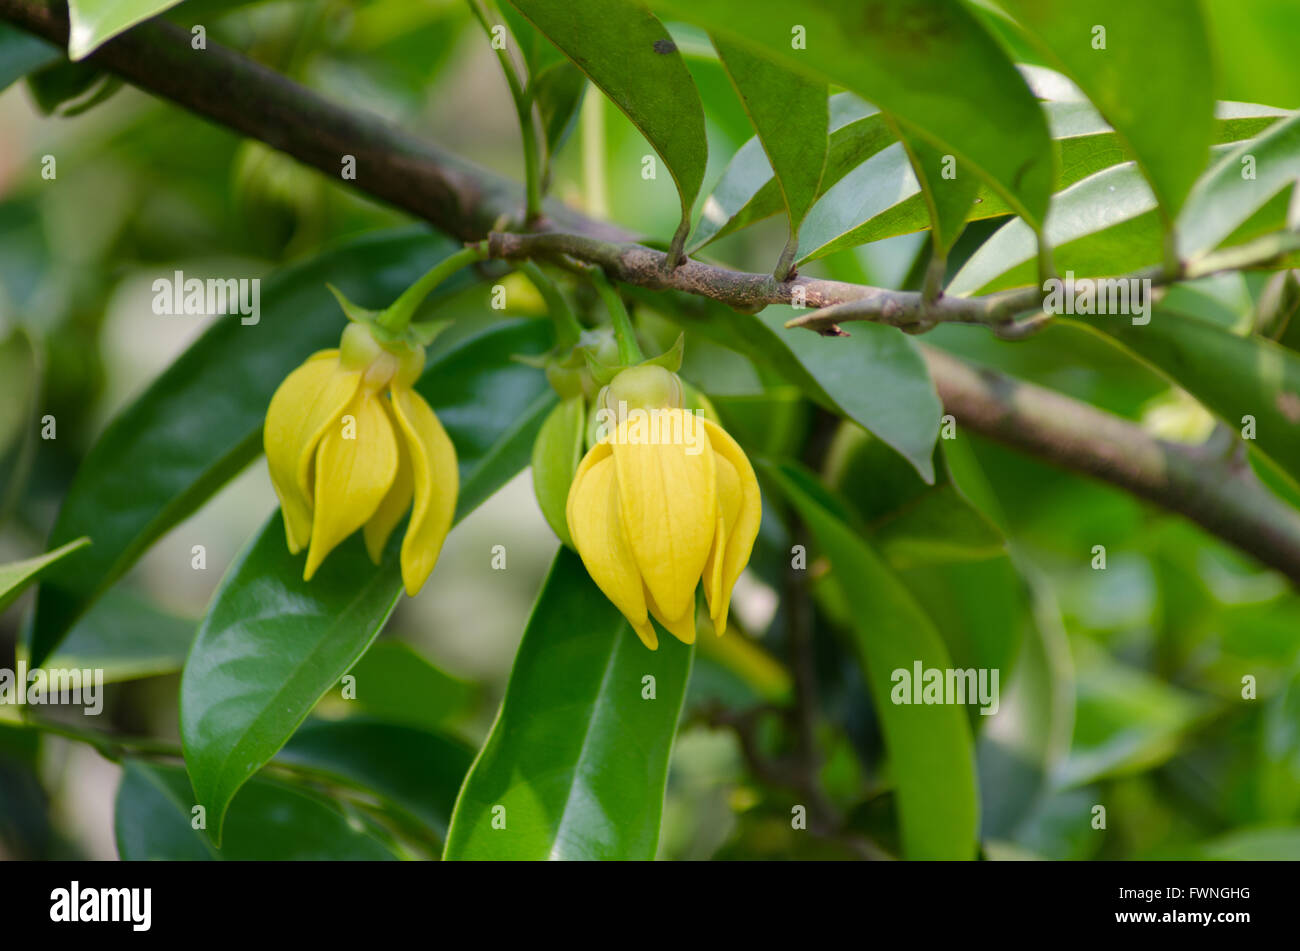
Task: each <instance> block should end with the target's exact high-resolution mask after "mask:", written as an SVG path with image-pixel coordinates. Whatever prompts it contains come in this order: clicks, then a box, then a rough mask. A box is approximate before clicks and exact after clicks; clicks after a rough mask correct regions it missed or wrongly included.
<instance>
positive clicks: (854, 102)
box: [691, 92, 893, 252]
mask: <svg viewBox="0 0 1300 951" xmlns="http://www.w3.org/2000/svg"><path fill="white" fill-rule="evenodd" d="M892 140H893V133H892V132H891V131H890V129H889V126H888V125H887V124H886V123H885V121H884V117H883V116H882V115H881V114H880V113H879V112H877V111H876V108H875V106H871V105H868V104H867V103H865V102H863V101H862V100H861V99H859V98H858V97H857V96H855V95H853V94H852V93H847V92H843V93H837V94H836V95H834V96H831V98H830V138H829V144H828V148H827V153H826V168H825V171H824V172H823V173H822V177H821V181H820V182H819V184H818V187H817V197H819V198H820V197H821V196H822V195H824V194H825V193H826V191H827V190H828V189H829V188H830V187H831V186H832V185H834V184H835V183H836V182H838V181H839V180H840V179H841V178H843V177H844V176H845V175H847V174H848V173H849V172H850V171H852V170H853V169H854V168H857V167H858V166H859V165H861V164H862V163H863V162H864V161H866V160H867V159H868V158H870V157H871V156H873V155H875V154H876V153H877V152H879V151H880V150H881V149H883V148H884V147H885V146H887V145H889V143H890V142H891V141H892ZM784 207H785V198H784V197H783V195H782V193H781V187H780V186H779V185H778V184H777V181H776V178H775V176H774V175H773V174H772V164H771V162H769V161H768V158H767V153H766V152H764V151H763V144H762V142H760V141H759V139H758V136H754V137H753V138H752V139H750V140H749V141H748V142H746V143H745V144H744V145H742V146H741V147H740V149H739V150H737V152H736V154H735V155H734V156H732V158H731V161H730V162H729V163H728V164H727V167H726V169H725V170H723V173H722V178H720V179H719V180H718V184H717V185H716V186H715V187H714V189H713V192H712V193H711V194H710V195H709V197H708V198H707V199H706V200H705V202H704V207H703V209H702V211H701V213H700V220H699V223H698V224H697V225H696V228H695V234H694V235H693V237H692V239H691V249H692V252H694V251H697V250H699V249H700V248H702V247H704V245H706V244H708V243H709V242H711V241H716V240H717V239H718V238H722V237H725V236H726V235H729V234H731V233H732V232H733V231H739V230H740V229H741V228H744V227H746V226H748V225H751V224H753V223H754V222H756V221H762V220H763V219H764V218H767V217H769V216H771V215H775V214H777V213H778V212H780V211H781V210H782V209H783V208H784Z"/></svg>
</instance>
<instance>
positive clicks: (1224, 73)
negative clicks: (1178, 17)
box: [1201, 0, 1300, 109]
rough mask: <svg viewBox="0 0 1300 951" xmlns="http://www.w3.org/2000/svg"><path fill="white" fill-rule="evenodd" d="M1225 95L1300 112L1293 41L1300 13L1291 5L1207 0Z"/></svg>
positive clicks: (1271, 0)
mask: <svg viewBox="0 0 1300 951" xmlns="http://www.w3.org/2000/svg"><path fill="white" fill-rule="evenodd" d="M1201 5H1202V7H1203V9H1204V11H1205V17H1206V22H1207V23H1208V25H1209V34H1210V45H1211V46H1212V47H1213V50H1214V53H1215V54H1216V55H1215V56H1214V62H1215V64H1216V65H1217V66H1218V72H1219V79H1220V85H1221V94H1222V95H1224V96H1229V97H1231V98H1233V99H1241V100H1244V101H1246V102H1267V103H1271V104H1273V105H1275V106H1284V107H1286V108H1288V109H1300V72H1297V71H1296V69H1295V48H1294V46H1293V45H1292V42H1291V39H1292V37H1294V36H1295V35H1296V33H1297V31H1300V7H1297V6H1296V5H1295V4H1294V3H1292V2H1291V0H1202V4H1201Z"/></svg>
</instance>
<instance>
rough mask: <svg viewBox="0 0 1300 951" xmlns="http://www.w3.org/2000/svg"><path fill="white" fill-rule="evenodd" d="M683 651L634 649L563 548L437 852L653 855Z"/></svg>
mask: <svg viewBox="0 0 1300 951" xmlns="http://www.w3.org/2000/svg"><path fill="white" fill-rule="evenodd" d="M692 654H693V651H692V650H691V649H690V648H689V647H686V646H685V645H683V644H680V643H679V642H678V641H677V640H676V639H675V638H672V637H667V636H665V637H663V638H661V640H660V645H659V649H658V650H657V651H649V650H646V648H645V647H644V646H643V645H642V644H641V642H640V641H639V640H638V639H637V637H636V635H635V634H633V632H632V629H631V628H630V627H629V626H628V624H627V622H626V621H625V620H624V618H623V616H622V615H621V614H619V613H618V610H617V609H616V608H615V607H614V606H613V605H612V604H611V603H610V602H609V600H608V599H607V598H606V597H605V596H604V595H603V594H602V593H601V592H600V589H599V588H597V587H596V585H595V584H594V583H593V582H592V580H591V579H590V578H589V577H588V576H587V572H586V570H585V569H584V568H583V566H582V562H581V561H580V560H579V558H578V556H577V555H575V554H574V553H573V552H571V551H569V550H568V549H567V548H561V549H560V552H559V554H558V555H556V558H555V563H554V564H553V565H552V566H551V572H550V574H549V575H548V576H547V579H546V582H545V584H544V585H543V586H542V590H541V593H540V594H539V595H538V599H537V604H536V605H535V606H534V608H533V614H532V617H531V618H529V621H528V627H527V629H526V630H525V631H524V639H523V642H522V643H521V644H520V646H519V653H518V654H517V655H516V657H515V666H514V670H513V671H512V672H511V674H510V684H509V686H508V687H507V688H506V696H505V699H504V700H503V701H502V704H501V712H500V714H499V715H498V716H497V720H496V723H495V725H494V726H493V728H492V733H491V734H490V735H489V736H488V739H487V742H486V743H485V744H484V745H483V749H482V751H481V752H480V753H479V756H478V759H477V760H476V761H475V763H474V766H473V768H472V769H471V770H470V774H469V776H468V778H466V780H465V785H464V787H463V788H462V789H461V793H460V798H459V800H458V801H457V803H456V811H455V813H454V814H453V815H452V821H451V831H450V832H449V833H448V835H447V848H446V851H445V853H444V858H447V859H652V858H654V856H655V849H656V846H657V843H658V841H659V821H660V814H661V812H662V810H663V798H664V786H665V783H666V781H667V774H668V755H669V753H670V752H671V750H672V745H673V736H674V734H675V733H676V730H677V718H678V715H679V714H680V711H681V706H682V698H683V697H684V696H685V692H686V681H687V678H688V676H689V674H690V668H691V657H692ZM647 678H654V679H653V681H651V680H647ZM651 685H653V695H654V699H646V696H647V692H648V691H649V690H650V689H651Z"/></svg>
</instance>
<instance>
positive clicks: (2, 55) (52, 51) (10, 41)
mask: <svg viewBox="0 0 1300 951" xmlns="http://www.w3.org/2000/svg"><path fill="white" fill-rule="evenodd" d="M62 58H63V51H62V50H60V49H59V48H58V47H57V46H54V45H52V44H50V43H47V42H45V41H44V40H43V39H41V38H40V37H39V36H33V35H32V34H31V33H28V32H27V31H26V30H20V29H18V27H16V26H11V25H10V24H8V23H0V91H3V90H4V89H7V88H8V87H9V86H10V85H12V84H13V83H14V82H16V81H17V80H19V79H22V78H23V77H24V76H26V75H27V74H28V73H30V72H33V71H34V70H37V69H40V68H41V67H43V66H49V65H50V64H51V63H54V62H56V61H57V60H60V59H62Z"/></svg>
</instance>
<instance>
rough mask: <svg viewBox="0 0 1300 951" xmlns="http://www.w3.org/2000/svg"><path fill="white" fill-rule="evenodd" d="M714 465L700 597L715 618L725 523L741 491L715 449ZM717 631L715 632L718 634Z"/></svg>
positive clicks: (732, 470) (737, 504) (736, 506)
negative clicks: (710, 530)
mask: <svg viewBox="0 0 1300 951" xmlns="http://www.w3.org/2000/svg"><path fill="white" fill-rule="evenodd" d="M713 465H714V469H715V471H716V472H717V474H718V527H717V530H716V531H715V532H714V534H713V547H712V548H711V549H710V550H709V560H708V561H707V562H705V564H704V597H705V598H706V599H707V600H708V603H709V616H710V617H713V618H715V620H716V613H715V611H714V605H721V604H722V600H723V599H722V566H723V562H725V561H726V553H727V526H729V525H734V524H735V522H736V515H737V514H738V513H739V512H740V504H741V497H742V492H741V488H740V476H739V475H738V474H737V473H736V467H735V466H733V465H732V464H731V463H730V462H728V461H727V458H726V456H723V455H721V454H720V453H715V454H714V457H713ZM720 634H721V632H719V635H720Z"/></svg>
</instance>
